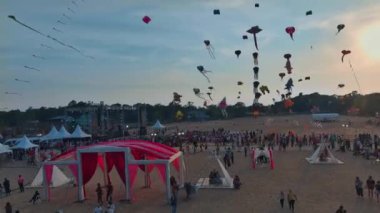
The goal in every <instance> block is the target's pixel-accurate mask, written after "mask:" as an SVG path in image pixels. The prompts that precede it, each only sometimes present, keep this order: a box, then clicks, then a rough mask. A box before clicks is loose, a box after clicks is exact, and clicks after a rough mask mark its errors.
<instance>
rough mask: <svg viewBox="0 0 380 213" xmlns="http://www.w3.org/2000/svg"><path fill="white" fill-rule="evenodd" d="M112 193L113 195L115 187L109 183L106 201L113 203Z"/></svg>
mask: <svg viewBox="0 0 380 213" xmlns="http://www.w3.org/2000/svg"><path fill="white" fill-rule="evenodd" d="M112 193H113V185H112V184H111V182H108V185H107V196H106V201H108V202H112Z"/></svg>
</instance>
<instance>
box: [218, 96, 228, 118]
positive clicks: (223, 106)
mask: <svg viewBox="0 0 380 213" xmlns="http://www.w3.org/2000/svg"><path fill="white" fill-rule="evenodd" d="M218 107H219V109H220V110H221V112H222V115H223V116H224V117H225V118H226V117H227V116H228V113H227V110H226V109H227V100H226V97H224V98H223V100H222V101H221V102H220V103H219V105H218Z"/></svg>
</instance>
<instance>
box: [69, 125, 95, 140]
mask: <svg viewBox="0 0 380 213" xmlns="http://www.w3.org/2000/svg"><path fill="white" fill-rule="evenodd" d="M71 137H72V138H91V135H89V134H87V133H85V132H83V130H82V128H80V126H79V125H77V126H76V127H75V130H74V132H73V133H71Z"/></svg>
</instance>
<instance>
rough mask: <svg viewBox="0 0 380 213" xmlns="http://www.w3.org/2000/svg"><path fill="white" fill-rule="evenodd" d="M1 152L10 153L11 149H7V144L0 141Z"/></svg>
mask: <svg viewBox="0 0 380 213" xmlns="http://www.w3.org/2000/svg"><path fill="white" fill-rule="evenodd" d="M3 153H12V150H10V149H9V146H7V145H3V144H1V143H0V154H3Z"/></svg>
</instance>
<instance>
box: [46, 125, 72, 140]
mask: <svg viewBox="0 0 380 213" xmlns="http://www.w3.org/2000/svg"><path fill="white" fill-rule="evenodd" d="M61 129H62V128H61ZM65 130H66V129H65ZM57 139H62V136H61V134H60V133H59V132H58V130H57V129H56V128H55V126H52V127H51V130H50V132H49V133H47V134H46V135H44V136H42V140H57Z"/></svg>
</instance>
